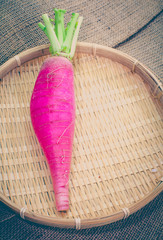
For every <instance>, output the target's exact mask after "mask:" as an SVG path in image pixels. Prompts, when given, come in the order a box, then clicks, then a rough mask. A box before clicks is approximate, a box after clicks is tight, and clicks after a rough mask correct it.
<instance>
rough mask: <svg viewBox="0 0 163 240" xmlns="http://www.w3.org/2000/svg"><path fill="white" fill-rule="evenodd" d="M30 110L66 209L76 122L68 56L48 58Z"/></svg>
mask: <svg viewBox="0 0 163 240" xmlns="http://www.w3.org/2000/svg"><path fill="white" fill-rule="evenodd" d="M30 113H31V120H32V125H33V128H34V131H35V134H36V136H37V138H38V141H39V143H40V145H41V147H42V149H43V151H44V154H45V156H46V158H47V162H48V165H49V168H50V171H51V177H52V182H53V187H54V192H55V200H56V207H57V210H58V211H66V210H68V208H69V191H68V185H69V184H68V183H69V174H70V165H71V157H72V145H73V137H74V126H75V96H74V74H73V66H72V64H71V62H70V61H69V60H68V59H67V58H65V57H50V58H47V60H45V62H44V63H43V65H42V67H41V69H40V72H39V75H38V77H37V80H36V83H35V86H34V89H33V93H32V97H31V102H30Z"/></svg>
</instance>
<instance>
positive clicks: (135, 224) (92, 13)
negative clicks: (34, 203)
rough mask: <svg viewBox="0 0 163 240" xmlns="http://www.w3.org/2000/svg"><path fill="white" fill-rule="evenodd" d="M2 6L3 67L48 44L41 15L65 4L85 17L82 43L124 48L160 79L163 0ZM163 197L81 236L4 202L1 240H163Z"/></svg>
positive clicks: (0, 51) (0, 47) (9, 3)
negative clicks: (32, 218)
mask: <svg viewBox="0 0 163 240" xmlns="http://www.w3.org/2000/svg"><path fill="white" fill-rule="evenodd" d="M0 3H1V4H0V7H1V16H0V27H1V29H0V30H1V38H0V54H1V59H0V64H3V63H4V62H5V61H6V60H8V59H9V58H11V57H13V56H14V55H15V54H17V53H20V52H21V51H22V50H25V49H27V48H31V47H33V46H37V45H41V44H44V43H47V42H48V41H47V39H46V37H45V36H44V35H43V34H42V32H41V31H40V30H39V29H38V27H37V23H38V22H39V21H40V16H41V14H43V13H44V12H45V11H46V10H47V12H49V13H50V14H51V15H53V12H52V8H53V7H58V8H59V7H62V8H63V5H64V7H65V9H68V13H71V12H72V11H74V12H75V11H78V12H79V13H82V15H83V16H84V24H83V26H82V29H83V30H82V31H81V32H80V35H79V40H80V41H82V40H83V41H89V42H96V43H98V44H103V45H107V46H112V47H116V48H118V49H121V50H123V51H124V52H127V53H129V54H131V55H132V56H134V57H136V58H137V59H138V60H140V61H142V62H143V63H144V64H145V65H147V66H149V67H150V68H151V69H152V70H153V71H154V72H155V74H156V75H157V76H158V77H159V78H160V79H161V78H162V66H161V63H160V62H161V61H160V59H161V54H162V49H161V47H160V46H161V38H160V34H161V31H162V30H161V21H162V13H161V10H162V6H161V1H158V0H156V1H155V0H151V1H105V0H104V1H95V0H94V1H84V0H83V1H80V2H78V1H63V2H62V1H61V2H59V1H55V4H54V1H42V0H40V1H38V0H35V1H32V2H31V1H24V0H22V1H20V0H18V1H16V0H15V1H11V0H10V1H7V0H4V1H0ZM54 5H55V6H54ZM149 23H150V24H149ZM135 44H136V45H135ZM158 49H159V50H158ZM161 80H162V79H161ZM15 174H17V173H16V172H15ZM21 176H22V175H21ZM162 196H163V195H162V194H160V195H159V196H158V197H157V198H156V199H155V200H154V201H153V202H151V203H150V204H149V205H148V206H146V207H145V208H143V209H142V210H140V211H139V212H137V213H136V214H134V215H132V216H130V217H129V218H128V219H126V220H123V221H120V222H117V223H114V224H111V225H109V226H105V227H98V228H95V229H87V230H81V231H80V232H77V231H74V230H65V229H57V228H55V229H54V228H49V227H43V226H38V225H35V224H33V223H29V222H26V221H23V220H21V219H20V218H19V217H18V216H17V215H15V214H14V213H13V212H12V211H10V210H9V209H7V208H6V207H5V206H4V205H3V204H1V205H0V210H1V211H0V221H1V228H0V236H1V238H2V239H143V240H144V239H150V240H151V239H162V238H161V226H162V220H163V218H162V216H163V214H161V213H162V212H163V211H162Z"/></svg>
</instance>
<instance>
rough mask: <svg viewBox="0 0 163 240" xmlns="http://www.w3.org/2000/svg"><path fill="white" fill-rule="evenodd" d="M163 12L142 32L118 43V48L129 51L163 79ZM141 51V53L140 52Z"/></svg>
mask: <svg viewBox="0 0 163 240" xmlns="http://www.w3.org/2000/svg"><path fill="white" fill-rule="evenodd" d="M162 20H163V14H162V13H161V14H159V15H158V17H157V18H156V19H154V21H152V22H151V23H150V24H149V25H148V26H145V27H144V28H143V29H142V31H140V33H138V34H136V35H134V36H131V37H130V38H129V39H128V40H127V41H125V42H123V43H121V44H119V45H117V47H116V48H117V49H118V50H121V51H123V52H126V53H128V54H129V55H130V56H133V57H135V58H136V59H138V60H139V61H140V62H142V63H144V64H145V65H146V66H148V67H149V68H150V69H151V70H152V71H153V72H154V73H155V75H157V76H158V78H159V79H160V80H161V81H163V70H162V38H161V34H160V33H161V32H162V28H163V27H162V26H163V21H162ZM140 53H141V54H140Z"/></svg>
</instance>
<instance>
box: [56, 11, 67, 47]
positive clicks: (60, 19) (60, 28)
mask: <svg viewBox="0 0 163 240" xmlns="http://www.w3.org/2000/svg"><path fill="white" fill-rule="evenodd" d="M54 12H55V33H56V35H57V38H58V41H59V43H60V45H61V46H62V44H63V41H64V40H65V28H64V14H65V12H66V10H62V9H57V8H55V9H54Z"/></svg>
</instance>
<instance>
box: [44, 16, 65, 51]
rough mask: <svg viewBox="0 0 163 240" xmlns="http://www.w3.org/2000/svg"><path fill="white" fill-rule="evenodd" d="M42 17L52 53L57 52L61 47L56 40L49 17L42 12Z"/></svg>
mask: <svg viewBox="0 0 163 240" xmlns="http://www.w3.org/2000/svg"><path fill="white" fill-rule="evenodd" d="M42 19H43V21H44V24H45V27H46V31H47V36H48V39H49V42H50V44H51V47H52V50H53V53H56V52H59V51H60V49H61V46H60V44H59V42H58V39H57V36H56V34H55V32H54V29H53V26H52V24H51V22H50V19H49V17H48V15H47V14H43V15H42Z"/></svg>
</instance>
